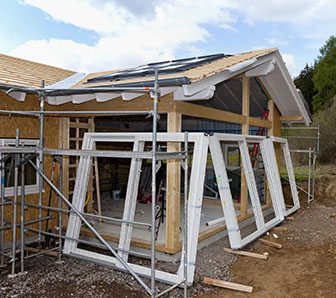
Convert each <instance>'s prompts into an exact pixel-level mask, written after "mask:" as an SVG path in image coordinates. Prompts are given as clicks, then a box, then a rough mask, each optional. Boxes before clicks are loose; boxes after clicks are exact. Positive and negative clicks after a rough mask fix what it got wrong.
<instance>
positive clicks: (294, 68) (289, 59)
mask: <svg viewBox="0 0 336 298" xmlns="http://www.w3.org/2000/svg"><path fill="white" fill-rule="evenodd" d="M281 56H282V59H283V60H284V62H285V64H286V66H287V69H288V71H289V73H290V74H291V76H292V77H296V76H297V75H298V74H299V73H300V70H301V68H300V67H299V65H298V64H297V63H296V62H295V59H294V56H293V55H291V54H282V55H281Z"/></svg>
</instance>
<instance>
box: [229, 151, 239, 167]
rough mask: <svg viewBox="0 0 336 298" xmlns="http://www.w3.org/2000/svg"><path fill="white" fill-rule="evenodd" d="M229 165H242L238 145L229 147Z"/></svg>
mask: <svg viewBox="0 0 336 298" xmlns="http://www.w3.org/2000/svg"><path fill="white" fill-rule="evenodd" d="M227 152H228V153H227V154H228V156H227V166H228V167H229V168H237V167H240V152H239V148H238V147H228V151H227Z"/></svg>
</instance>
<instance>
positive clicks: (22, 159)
mask: <svg viewBox="0 0 336 298" xmlns="http://www.w3.org/2000/svg"><path fill="white" fill-rule="evenodd" d="M74 90H76V89H69V90H68V89H64V90H60V89H55V90H50V89H46V88H44V82H42V88H23V87H22V88H21V87H11V88H8V90H7V94H9V93H11V92H14V91H20V92H24V93H27V94H35V95H37V96H38V97H39V102H40V111H6V110H0V113H3V114H9V115H11V114H17V115H28V116H36V117H38V118H39V120H40V138H39V145H38V147H35V148H32V147H30V148H23V147H20V135H19V130H18V129H17V131H16V142H15V147H6V148H4V147H2V148H0V155H1V158H0V164H1V203H0V205H1V228H0V230H1V245H0V246H1V247H0V254H1V256H0V262H1V263H0V266H1V267H3V266H6V265H5V257H7V258H10V261H9V262H10V263H11V265H12V268H11V274H10V275H9V277H15V276H16V275H17V274H16V272H15V265H16V261H17V259H16V254H17V253H18V252H20V264H21V270H20V274H24V273H25V271H24V261H25V259H27V258H28V257H25V254H24V252H25V249H27V248H26V245H28V244H31V242H29V243H28V242H27V241H26V239H25V233H26V232H28V231H30V232H34V233H37V234H38V237H37V239H36V240H34V241H33V243H36V242H37V243H38V244H39V246H38V251H37V252H36V253H35V254H34V255H31V256H29V258H30V257H32V256H37V255H41V254H44V253H48V252H50V250H43V249H41V243H42V242H43V241H44V240H43V238H44V237H45V236H52V237H55V238H58V247H56V248H53V249H51V250H56V251H57V255H58V262H61V258H62V243H63V240H65V241H71V240H72V241H76V242H78V243H83V244H86V245H90V246H93V247H98V248H105V249H108V250H109V251H110V252H111V253H112V255H113V256H114V257H115V258H116V259H117V260H118V262H120V264H121V266H120V267H119V269H123V270H124V271H126V272H128V273H130V274H131V275H132V276H133V277H134V278H135V280H137V281H138V282H139V284H140V285H141V286H142V287H143V288H144V289H145V290H146V292H147V293H148V294H149V295H150V296H151V297H160V296H162V295H164V294H166V293H168V292H169V291H170V290H172V289H174V288H176V287H178V286H183V288H184V297H187V295H188V293H187V288H188V283H187V274H188V266H187V262H184V264H183V265H184V268H183V276H184V277H183V279H182V280H179V281H178V282H177V283H173V285H172V286H171V287H169V288H167V289H166V290H164V291H162V292H160V293H159V292H158V290H157V286H156V279H157V277H156V276H155V272H156V270H155V266H156V249H155V243H156V240H155V236H156V235H155V216H156V208H155V207H156V189H157V187H156V184H157V183H156V168H157V161H159V160H168V159H174V160H181V161H183V168H184V197H185V200H184V214H185V218H184V227H183V243H184V245H183V251H182V256H183V258H184V260H187V253H188V239H187V238H188V199H186V198H188V133H184V140H183V143H184V148H183V149H184V150H183V151H180V152H173V153H168V152H167V153H162V152H158V151H157V121H158V100H159V96H160V94H159V85H158V72H157V70H155V84H154V88H148V87H145V88H132V87H124V88H81V89H78V92H80V93H81V94H83V93H95V92H115V91H132V92H141V93H151V94H152V95H153V110H151V111H111V112H109V111H104V112H100V111H45V110H44V105H45V99H46V96H47V95H48V94H51V93H53V94H54V95H55V94H56V95H57V94H59V95H66V94H67V93H68V92H70V93H73V92H76V91H74ZM50 114H53V115H69V116H70V115H73V114H76V115H78V114H80V115H87V114H90V115H149V116H152V117H153V129H152V138H151V142H152V151H151V152H140V151H131V152H126V151H101V150H100V151H99V150H65V149H62V144H60V148H61V149H50V148H45V147H44V116H45V115H50ZM45 155H52V156H54V157H55V158H56V160H57V161H58V163H59V175H60V176H59V182H60V185H59V186H58V187H57V186H56V185H55V184H54V183H53V181H51V180H50V179H49V178H48V177H47V176H46V175H45V173H44V157H45ZM63 156H82V157H86V159H91V158H92V157H99V156H104V157H113V158H130V159H132V160H138V159H140V160H143V159H151V161H152V201H151V223H150V224H148V223H142V222H136V221H134V220H124V219H118V218H111V217H106V216H100V215H94V214H89V213H84V212H82V211H80V210H79V209H78V208H76V206H74V204H73V203H72V202H70V201H69V199H68V198H66V197H65V196H64V195H63V193H62V166H63ZM11 157H14V162H15V166H14V196H13V199H12V200H9V199H8V198H6V197H5V180H6V179H5V161H6V160H8V159H9V158H11ZM33 158H37V163H39V164H38V165H36V164H35V163H34V162H33V161H32V159H33ZM28 164H29V165H31V166H32V167H33V168H34V169H35V170H36V172H37V173H38V177H39V200H38V204H29V203H26V202H25V194H24V188H25V187H24V185H25V181H24V179H25V176H24V172H25V167H26V166H27V165H28ZM20 171H21V172H20ZM20 173H21V177H19V176H20ZM19 179H21V183H20V182H19ZM44 183H46V184H48V185H49V187H50V188H51V189H52V190H53V191H54V192H55V193H56V194H57V197H58V199H59V207H50V206H48V207H47V206H43V202H42V201H43V200H42V198H43V189H44V188H43V184H44ZM20 185H21V187H20ZM19 189H20V191H19ZM19 198H20V200H18V199H19ZM64 203H65V205H67V206H68V207H69V209H63V204H64ZM6 205H11V206H12V210H13V220H12V222H11V223H6V222H5V219H4V208H5V206H6ZM18 206H20V210H21V216H20V220H18V218H17V208H18ZM27 207H31V208H37V209H38V218H37V219H34V220H25V208H27ZM42 210H48V211H54V212H58V227H57V229H58V233H57V234H56V233H51V232H49V231H43V229H42V222H44V221H48V220H49V219H55V216H53V215H52V216H45V217H42ZM65 213H68V214H70V215H71V214H72V215H76V217H77V218H78V219H79V220H80V221H81V222H82V223H84V224H85V225H86V226H87V227H88V228H89V229H90V230H91V232H92V233H93V234H94V235H95V236H96V237H97V238H98V239H99V240H100V242H101V244H97V243H93V242H89V241H84V240H81V239H74V238H72V237H69V236H67V235H66V236H64V235H63V234H62V225H63V222H62V217H63V214H65ZM88 218H96V219H100V220H105V221H112V222H113V221H114V222H119V223H123V224H128V225H142V226H148V227H150V228H151V253H150V255H149V256H148V255H145V254H143V253H139V252H134V251H132V250H130V249H120V248H114V247H112V246H111V245H110V244H109V243H108V242H107V241H106V240H105V239H104V238H103V237H102V236H101V235H100V233H99V232H98V231H97V230H96V229H95V227H94V226H93V225H92V224H91V223H90V222H89V220H88ZM33 223H38V229H35V228H31V227H30V225H31V224H33ZM17 227H20V229H21V231H20V248H19V249H17V248H18V245H17V235H16V230H17ZM6 229H11V230H12V247H11V252H8V249H6V248H5V246H4V242H5V239H4V231H5V230H6ZM120 252H123V253H126V254H131V255H135V256H138V257H149V258H150V260H151V266H150V280H151V282H150V286H148V285H147V284H146V283H145V282H144V281H143V280H142V279H141V278H140V276H139V274H138V273H136V272H135V271H134V270H133V269H132V267H131V266H130V265H129V263H127V261H125V259H124V258H123V257H121V255H120ZM117 269H118V268H117Z"/></svg>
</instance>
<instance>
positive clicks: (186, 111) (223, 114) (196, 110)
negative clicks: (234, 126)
mask: <svg viewBox="0 0 336 298" xmlns="http://www.w3.org/2000/svg"><path fill="white" fill-rule="evenodd" d="M175 105H176V112H179V113H181V114H183V115H187V116H192V117H197V118H205V119H212V120H218V121H225V122H230V123H238V124H245V123H246V116H243V115H240V114H236V113H231V112H227V111H222V110H218V109H214V108H209V107H204V106H201V105H196V104H193V103H188V102H182V101H176V103H175Z"/></svg>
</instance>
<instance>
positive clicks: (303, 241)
mask: <svg viewBox="0 0 336 298" xmlns="http://www.w3.org/2000/svg"><path fill="white" fill-rule="evenodd" d="M328 205H329V206H325V205H323V204H319V203H315V204H314V205H313V206H312V207H311V208H309V209H301V210H300V211H298V212H297V213H296V214H295V215H294V221H292V222H286V223H284V224H283V225H282V226H285V227H288V230H287V231H282V232H272V233H270V235H269V236H265V237H263V239H269V240H271V241H273V242H277V243H281V244H282V248H281V249H276V248H273V247H267V246H265V245H262V246H260V247H258V248H255V249H253V252H256V253H264V252H268V253H269V258H268V260H261V259H254V258H249V257H239V258H238V260H237V262H235V263H234V264H233V265H232V266H231V267H230V272H231V273H232V274H233V276H234V277H233V278H232V279H231V280H230V281H233V282H236V283H240V284H244V285H249V286H252V287H253V292H252V293H241V292H235V291H232V290H227V289H218V288H217V289H215V288H214V287H213V290H212V291H210V292H207V293H206V294H203V295H198V296H197V297H198V298H203V297H209V298H214V297H216V298H217V297H265V298H267V297H272V298H274V297H279V298H280V297H286V298H290V297H336V218H335V217H331V216H330V215H332V214H335V212H336V204H331V203H330V202H329V203H328ZM330 205H333V206H330ZM273 233H276V235H277V236H278V237H279V238H277V239H275V238H274V237H273V235H272V234H273ZM210 277H211V276H210Z"/></svg>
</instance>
